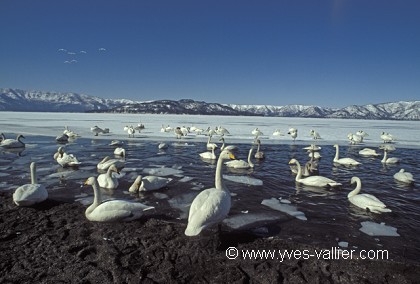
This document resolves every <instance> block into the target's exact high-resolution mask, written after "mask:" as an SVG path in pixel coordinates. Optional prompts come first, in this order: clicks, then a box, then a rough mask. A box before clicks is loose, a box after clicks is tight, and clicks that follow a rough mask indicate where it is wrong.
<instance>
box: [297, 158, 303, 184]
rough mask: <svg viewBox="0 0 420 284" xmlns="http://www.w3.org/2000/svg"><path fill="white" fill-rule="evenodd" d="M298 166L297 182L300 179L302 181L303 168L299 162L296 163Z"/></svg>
mask: <svg viewBox="0 0 420 284" xmlns="http://www.w3.org/2000/svg"><path fill="white" fill-rule="evenodd" d="M296 166H297V175H296V181H299V180H300V179H302V168H301V166H300V163H299V162H298V161H296Z"/></svg>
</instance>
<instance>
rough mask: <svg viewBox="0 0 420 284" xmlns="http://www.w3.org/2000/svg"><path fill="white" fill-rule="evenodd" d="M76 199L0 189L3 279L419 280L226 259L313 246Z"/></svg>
mask: <svg viewBox="0 0 420 284" xmlns="http://www.w3.org/2000/svg"><path fill="white" fill-rule="evenodd" d="M84 210H85V207H83V206H82V205H81V204H78V203H63V202H58V201H54V200H47V201H45V202H43V203H41V204H39V205H37V206H35V207H28V208H25V207H17V206H15V205H14V204H13V202H12V197H11V193H10V192H1V193H0V220H1V222H0V251H1V259H0V283H186V282H193V283H208V282H211V283H249V282H251V283H418V280H419V279H420V266H419V265H417V264H413V263H402V262H395V261H368V260H344V259H343V260H318V259H316V258H309V259H306V260H305V259H299V260H298V259H294V258H292V259H284V260H283V261H280V260H278V259H276V260H273V259H270V260H262V259H257V260H255V259H254V260H250V259H243V258H242V257H238V258H236V259H228V258H227V256H226V248H228V247H236V248H237V249H238V250H239V251H241V250H246V249H248V250H252V249H254V250H255V249H260V250H262V249H267V250H268V249H270V250H272V249H282V250H285V249H288V250H292V249H295V250H298V249H299V250H304V249H308V250H313V249H315V248H314V247H311V246H306V245H301V244H297V243H293V242H290V241H287V240H282V239H278V238H275V237H274V238H256V237H255V236H253V235H251V234H248V233H245V232H227V231H222V233H221V234H220V235H219V234H217V233H216V232H211V231H210V232H206V233H205V234H203V235H201V236H199V237H193V238H191V237H186V236H185V235H184V230H185V226H186V225H185V224H184V223H182V222H176V221H173V220H164V219H162V218H161V216H157V215H153V213H152V214H151V215H147V216H144V218H142V219H140V220H137V221H133V222H128V223H112V224H108V223H93V222H89V221H87V220H86V218H85V216H84Z"/></svg>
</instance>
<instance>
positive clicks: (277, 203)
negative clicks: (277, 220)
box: [261, 197, 308, 221]
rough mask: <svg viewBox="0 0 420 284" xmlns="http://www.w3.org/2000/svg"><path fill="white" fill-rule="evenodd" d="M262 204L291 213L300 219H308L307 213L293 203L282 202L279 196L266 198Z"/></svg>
mask: <svg viewBox="0 0 420 284" xmlns="http://www.w3.org/2000/svg"><path fill="white" fill-rule="evenodd" d="M261 204H262V205H265V206H267V207H270V208H271V209H274V210H277V211H281V212H284V213H286V214H289V215H290V216H293V217H295V218H297V219H299V220H304V221H306V220H308V219H307V218H306V216H305V213H303V212H302V211H298V210H297V208H296V207H295V206H293V205H289V204H282V203H280V201H279V200H278V199H277V198H274V197H273V198H271V199H264V200H263V201H262V202H261Z"/></svg>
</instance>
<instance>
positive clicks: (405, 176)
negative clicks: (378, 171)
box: [394, 169, 414, 184]
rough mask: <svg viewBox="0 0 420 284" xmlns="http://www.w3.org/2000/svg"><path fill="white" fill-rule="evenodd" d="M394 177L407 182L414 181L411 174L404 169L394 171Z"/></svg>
mask: <svg viewBox="0 0 420 284" xmlns="http://www.w3.org/2000/svg"><path fill="white" fill-rule="evenodd" d="M394 179H396V180H398V181H400V182H404V183H408V184H411V183H414V178H413V175H412V174H411V173H409V172H406V171H405V170H404V169H401V170H400V171H399V172H397V173H395V174H394Z"/></svg>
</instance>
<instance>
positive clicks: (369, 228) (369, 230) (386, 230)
mask: <svg viewBox="0 0 420 284" xmlns="http://www.w3.org/2000/svg"><path fill="white" fill-rule="evenodd" d="M360 224H361V225H362V227H361V228H360V231H362V232H363V233H365V234H368V235H369V236H388V237H399V236H400V234H398V233H397V228H394V227H391V226H387V225H385V223H380V224H379V223H375V222H371V221H364V222H361V223H360Z"/></svg>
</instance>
